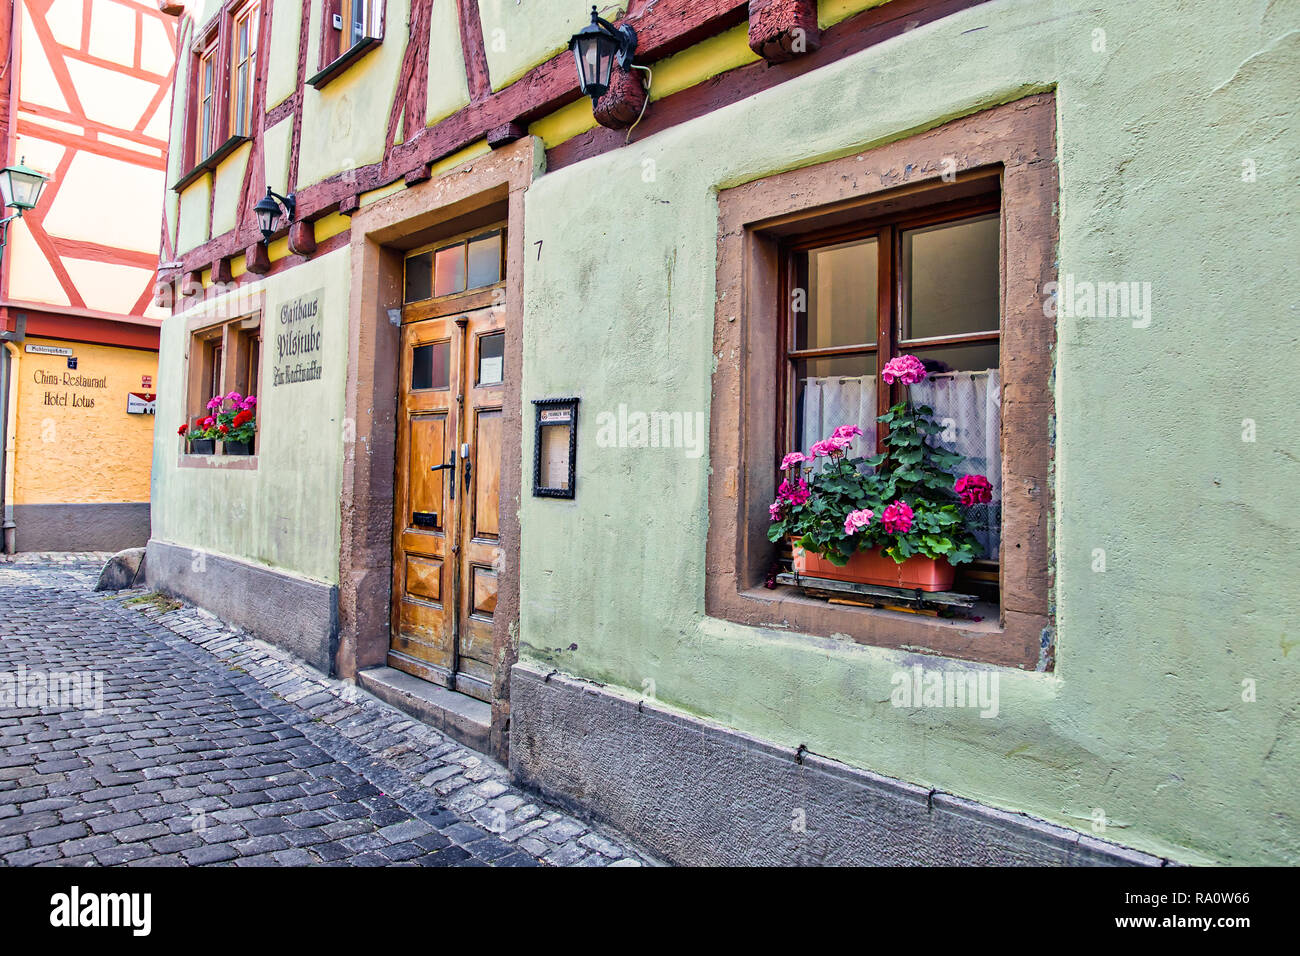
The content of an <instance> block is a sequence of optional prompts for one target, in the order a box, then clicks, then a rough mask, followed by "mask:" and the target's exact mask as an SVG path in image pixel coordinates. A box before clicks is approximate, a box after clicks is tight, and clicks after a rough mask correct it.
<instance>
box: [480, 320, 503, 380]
mask: <svg viewBox="0 0 1300 956" xmlns="http://www.w3.org/2000/svg"><path fill="white" fill-rule="evenodd" d="M505 354H506V334H505V333H504V332H493V333H492V334H491V335H484V336H481V337H480V338H479V340H478V383H479V384H480V385H496V384H497V383H498V382H500V381H501V379H502V377H503V375H504V372H505V368H504V366H505Z"/></svg>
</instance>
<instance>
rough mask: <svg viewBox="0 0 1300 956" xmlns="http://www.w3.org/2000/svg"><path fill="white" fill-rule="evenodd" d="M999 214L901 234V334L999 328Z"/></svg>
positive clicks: (909, 336) (922, 335) (919, 335)
mask: <svg viewBox="0 0 1300 956" xmlns="http://www.w3.org/2000/svg"><path fill="white" fill-rule="evenodd" d="M999 231H1000V226H999V220H998V216H997V214H996V213H995V214H992V215H988V216H980V217H978V218H976V219H966V220H963V221H961V222H953V223H945V224H943V225H940V226H928V227H926V228H925V229H909V230H906V231H904V233H903V256H902V258H903V262H902V265H903V296H904V306H903V337H904V338H907V339H925V338H932V337H934V336H939V335H960V334H962V333H965V332H996V331H997V330H998V325H999V323H998V235H999Z"/></svg>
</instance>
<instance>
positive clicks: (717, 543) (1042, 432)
mask: <svg viewBox="0 0 1300 956" xmlns="http://www.w3.org/2000/svg"><path fill="white" fill-rule="evenodd" d="M1055 130H1056V112H1055V100H1054V97H1053V96H1052V95H1051V94H1034V95H1032V96H1029V97H1025V98H1024V99H1022V100H1018V101H1015V102H1013V103H1008V104H1004V105H1001V106H997V107H993V108H991V109H989V110H985V111H982V112H980V113H975V114H972V115H970V116H966V117H961V118H959V119H955V120H952V121H950V122H948V123H945V124H943V125H942V126H940V127H937V128H935V129H932V130H929V131H927V132H925V133H921V134H917V135H916V136H913V137H907V138H903V139H900V140H897V141H891V142H888V143H884V144H881V145H880V146H877V147H874V148H871V149H867V150H864V151H862V152H861V153H857V154H854V155H850V156H847V157H842V158H840V159H833V160H828V161H826V162H823V163H818V164H814V165H810V166H805V167H800V168H796V169H792V170H789V171H787V172H783V173H777V174H773V175H770V176H766V177H764V178H763V179H761V180H756V181H754V182H751V183H744V184H741V185H739V186H734V187H731V188H728V189H725V190H722V191H720V193H719V197H718V210H719V215H718V218H719V222H718V236H719V240H718V265H717V295H716V300H715V301H716V307H715V315H714V329H713V331H714V343H713V344H714V352H715V354H717V355H718V356H719V361H718V362H717V363H716V369H715V373H714V379H713V385H712V403H713V404H712V413H711V427H710V437H709V456H710V464H711V466H712V468H711V474H710V477H709V531H708V539H707V544H706V556H707V560H708V569H709V570H708V574H707V575H706V579H705V609H706V612H707V613H708V614H710V615H711V616H715V617H720V618H724V619H726V620H730V621H734V622H737V623H740V624H746V625H752V626H759V627H770V626H774V622H775V626H779V627H783V628H789V629H791V631H793V632H803V633H808V634H816V635H820V636H826V637H830V636H833V637H839V638H845V639H849V640H853V641H856V642H858V643H861V644H870V645H874V646H879V647H889V648H898V649H906V650H909V651H912V652H921V653H929V654H937V655H941V656H946V657H956V658H963V659H967V660H977V661H981V662H984V663H990V664H1000V665H1007V666H1013V667H1020V668H1026V669H1038V670H1051V669H1052V667H1053V666H1054V643H1053V641H1054V638H1053V635H1054V617H1053V614H1052V606H1051V601H1050V594H1051V586H1052V584H1051V580H1052V579H1051V562H1050V545H1051V528H1052V520H1051V509H1052V494H1051V469H1052V447H1053V446H1052V438H1051V435H1052V431H1051V428H1052V416H1053V415H1054V408H1055V405H1054V395H1053V392H1052V387H1051V376H1052V363H1053V358H1052V348H1053V344H1054V342H1055V328H1054V325H1053V322H1052V319H1051V317H1050V316H1048V315H1047V313H1046V311H1045V310H1044V307H1043V293H1042V290H1043V289H1044V288H1047V287H1049V285H1048V284H1049V283H1051V282H1053V281H1054V280H1055V277H1056V270H1055V242H1056V237H1057V235H1058V234H1059V233H1058V226H1057V221H1056V209H1057V206H1058V201H1057V200H1058V186H1057V180H1056V165H1055V158H1056V147H1055ZM941 158H942V159H941ZM950 161H951V162H950ZM954 164H955V165H954ZM950 174H951V175H950Z"/></svg>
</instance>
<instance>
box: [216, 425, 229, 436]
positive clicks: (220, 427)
mask: <svg viewBox="0 0 1300 956" xmlns="http://www.w3.org/2000/svg"><path fill="white" fill-rule="evenodd" d="M217 431H219V432H221V434H223V435H226V434H229V432H230V426H229V425H218V426H217Z"/></svg>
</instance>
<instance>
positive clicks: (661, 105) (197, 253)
mask: <svg viewBox="0 0 1300 956" xmlns="http://www.w3.org/2000/svg"><path fill="white" fill-rule="evenodd" d="M279 2H282V3H283V2H288V0H279ZM433 2H436V0H412V3H411V12H410V17H409V22H408V24H407V29H406V31H405V32H406V35H405V36H403V35H402V32H403V31H402V25H401V24H400V23H390V24H387V27H386V33H387V37H386V39H385V41H384V42H400V43H404V44H405V51H406V52H405V55H404V58H403V61H402V66H401V70H400V74H399V82H398V83H397V85H396V89H397V91H398V92H397V95H396V97H395V99H394V101H393V103H392V104H391V107H390V112H389V121H388V137H387V143H386V148H385V151H384V158H383V159H382V160H381V161H379V162H377V163H373V164H370V165H368V166H363V167H360V168H358V169H355V170H348V171H346V172H344V173H340V174H337V175H335V176H331V177H329V178H327V179H324V180H322V181H320V182H318V183H314V184H310V185H307V186H304V187H303V188H302V189H301V190H298V191H297V193H296V199H297V204H298V206H297V215H298V218H299V219H301V220H310V219H314V218H317V217H319V216H322V215H325V214H327V213H330V212H334V211H340V212H343V213H346V214H351V213H352V212H354V211H355V210H356V208H357V197H358V196H359V195H360V194H361V193H364V192H368V191H370V190H372V189H378V188H380V187H382V186H386V185H388V184H390V183H392V182H395V181H397V180H399V179H404V180H405V181H406V182H407V183H416V182H420V181H422V180H423V179H426V178H428V172H429V166H430V165H431V164H433V163H435V162H437V161H439V160H440V159H443V158H445V157H447V156H449V155H451V154H452V153H454V152H456V151H457V150H459V149H463V148H464V147H466V146H469V145H471V144H472V143H475V142H478V141H479V140H483V139H485V138H486V139H488V140H489V142H492V143H503V142H508V141H509V140H510V139H512V138H517V136H518V135H519V134H520V133H521V132H522V131H524V130H526V129H527V127H528V124H529V123H531V122H533V121H535V120H537V119H540V118H542V117H544V116H546V115H548V114H550V113H553V112H555V111H556V110H557V109H559V108H561V107H563V106H566V105H568V104H569V103H572V102H574V101H576V100H577V99H579V97H580V96H581V95H582V94H581V93H580V92H579V90H578V85H577V77H576V75H575V71H574V68H573V57H572V54H570V53H569V52H568V51H567V50H566V51H564V52H563V53H560V54H557V55H556V56H554V57H552V58H551V59H550V60H548V61H546V62H545V63H542V64H540V65H539V66H536V67H534V68H533V69H531V70H529V71H528V72H527V73H525V74H524V75H523V76H522V77H520V78H519V79H518V80H517V81H515V82H514V83H512V84H510V85H509V86H507V87H505V88H503V89H501V90H498V91H496V92H493V91H492V86H491V80H490V77H489V75H488V67H487V58H486V55H485V52H484V42H483V31H482V28H481V25H480V22H479V14H478V2H477V0H456V2H457V4H458V15H459V22H460V33H461V45H462V50H463V54H464V61H465V68H466V74H467V79H468V87H469V91H470V103H469V104H468V105H467V106H465V107H464V108H463V109H461V110H460V111H459V112H457V113H454V114H452V115H451V116H449V117H447V118H446V119H444V120H442V121H441V122H439V123H438V124H436V125H434V126H432V127H428V128H425V127H424V126H423V116H424V110H425V96H426V91H427V84H428V42H429V22H430V21H429V13H430V10H431V5H432V3H433ZM983 2H985V0H891V2H890V3H887V4H884V5H883V6H879V7H873V8H871V9H869V10H865V11H863V12H861V13H858V14H855V15H853V16H851V17H849V18H847V19H845V20H843V21H841V22H840V23H837V24H835V25H834V26H831V27H829V28H828V29H827V30H825V31H824V32H823V34H822V39H821V46H820V48H819V49H817V50H815V51H813V52H810V53H809V54H807V55H805V56H801V57H798V58H796V59H793V60H791V61H789V62H786V63H780V64H768V63H766V62H763V61H759V62H756V63H753V64H750V65H749V66H745V67H741V68H738V69H735V70H731V71H729V72H727V73H724V74H721V75H720V76H717V77H714V78H712V79H711V80H710V81H709V82H707V83H700V84H697V85H696V86H693V87H691V88H689V89H686V90H683V91H681V92H679V93H676V94H673V95H671V96H668V97H665V98H664V99H662V100H659V101H657V102H656V103H655V104H654V105H653V107H652V108H651V109H650V110H649V111H648V112H647V114H646V117H645V120H644V122H643V123H642V124H641V125H640V126H638V128H637V136H638V138H644V137H645V136H650V135H654V134H655V133H657V132H661V131H662V130H664V129H667V128H669V127H671V126H674V125H676V124H678V123H682V122H685V121H687V120H690V119H693V118H695V117H697V116H701V115H704V114H706V113H709V112H711V111H712V110H715V109H718V108H719V107H722V106H725V105H727V104H729V103H733V102H736V101H738V100H741V99H744V98H745V97H748V96H751V95H753V94H754V93H756V92H759V91H761V90H764V89H769V88H771V87H773V86H776V85H778V84H780V83H782V82H784V81H786V80H788V79H791V78H793V77H796V76H799V75H802V74H803V73H806V72H808V71H809V70H814V69H817V68H818V67H821V66H825V65H827V64H828V63H832V62H834V61H835V60H838V59H841V58H843V57H846V56H850V55H852V54H854V53H857V52H859V51H861V50H864V49H867V48H868V47H871V46H874V45H875V44H878V43H881V42H883V41H885V40H888V39H890V38H891V37H894V36H897V35H899V34H901V33H903V32H905V31H907V30H910V29H913V28H915V27H916V26H919V25H922V24H925V23H929V22H932V21H934V20H937V19H939V18H941V17H945V16H949V15H951V14H953V13H956V12H958V11H960V10H964V9H966V8H968V7H972V6H976V5H978V4H980V3H983ZM270 8H271V0H266V3H265V4H264V10H265V11H267V12H269V11H270ZM748 9H749V4H748V0H629V3H628V12H627V14H626V16H624V17H622V18H621V19H620V20H619V21H618V22H619V23H626V24H629V25H631V26H633V27H634V28H635V29H636V31H637V37H638V45H637V60H638V62H640V63H645V64H651V65H653V64H654V63H655V62H656V61H658V60H662V59H664V58H665V57H669V56H672V55H673V54H674V53H678V52H680V51H682V50H685V49H687V48H688V47H691V46H693V45H695V44H696V43H699V42H700V41H702V40H705V39H707V38H709V37H711V36H715V35H716V34H718V33H721V32H723V31H725V30H727V29H729V28H731V27H734V26H737V25H739V24H741V23H744V22H745V20H746V18H747V16H748ZM265 19H267V18H266V17H264V20H265ZM308 21H309V18H307V17H304V18H303V23H302V28H301V29H302V32H301V37H300V39H299V48H298V77H299V80H298V85H297V89H296V91H295V92H294V93H293V94H292V95H291V96H289V97H288V98H286V99H285V100H284V101H283V102H281V103H278V104H275V105H274V106H273V107H272V108H271V110H270V111H269V112H267V113H266V114H265V116H264V118H263V119H262V120H261V121H260V122H256V123H255V126H256V127H257V129H258V130H259V132H260V129H261V128H264V127H269V126H273V125H275V124H276V123H278V122H280V121H282V120H284V119H286V118H288V117H290V116H292V118H293V131H292V142H291V149H290V168H291V175H290V181H291V182H292V181H295V180H296V178H297V168H298V152H299V149H300V146H301V139H302V104H303V95H304V94H303V87H304V86H305V82H306V78H307V77H308V76H309V75H311V74H312V73H314V72H315V70H316V67H317V65H316V64H308V63H307V62H306V61H307V49H308V42H307V40H308V30H309V22H308ZM205 27H206V28H211V24H208V25H205ZM265 41H266V36H265V34H264V35H263V46H265ZM190 85H191V86H192V85H193V84H190ZM262 85H263V77H262V67H261V64H259V65H258V83H257V90H258V94H257V95H258V97H259V99H258V102H259V103H261V102H263V97H264V94H263V92H262ZM403 118H406V119H407V120H408V122H407V123H405V124H402V125H403V126H404V128H412V127H416V128H418V129H419V132H418V133H417V134H416V135H414V136H410V137H408V138H407V140H406V142H403V143H397V142H395V140H396V133H397V130H398V128H399V123H401V121H402V119H403ZM625 136H626V134H625V133H624V132H623V131H620V130H609V129H604V128H602V127H597V128H595V129H592V130H590V131H588V132H586V133H583V134H581V135H579V136H576V137H574V138H573V139H571V140H569V141H567V142H565V143H562V144H560V145H558V146H556V147H555V148H553V149H551V150H550V151H549V152H548V154H547V166H548V168H550V169H558V168H562V167H563V166H567V165H570V164H572V163H575V162H579V161H581V160H583V159H586V158H588V157H590V156H595V155H599V154H600V153H602V152H606V151H608V150H611V149H615V148H618V147H619V146H621V145H623V143H624V140H625ZM257 138H258V139H260V137H257ZM257 148H258V146H256V145H255V147H254V149H257ZM260 168H261V163H260V162H250V163H249V165H248V169H249V170H250V174H251V171H252V170H254V169H260ZM272 185H275V184H272ZM245 186H246V187H247V186H248V183H247V182H246V183H245ZM264 188H265V186H264V185H259V186H258V189H257V191H255V192H254V194H253V198H252V199H251V200H250V201H248V202H247V208H246V206H245V203H244V202H243V201H241V205H240V216H239V225H238V226H237V227H236V228H235V229H234V230H231V231H230V232H227V233H225V234H223V235H220V236H215V237H213V238H212V239H210V240H209V241H208V242H206V243H204V244H203V245H201V246H198V247H196V248H195V249H193V250H191V251H189V252H187V253H185V254H184V255H183V256H181V257H180V260H181V261H180V263H179V264H178V265H176V266H173V268H172V270H170V271H169V272H168V273H167V275H166V277H165V278H168V279H169V280H175V279H180V278H181V277H182V276H183V275H184V274H186V273H194V272H198V271H201V270H203V269H207V268H210V267H211V266H212V265H213V264H214V263H216V262H219V261H220V260H222V259H225V258H228V257H230V256H234V255H237V254H239V253H241V252H242V251H243V250H244V249H246V248H247V247H248V246H249V245H251V244H252V243H254V242H256V240H257V238H258V235H257V230H256V225H255V223H254V222H253V217H252V215H251V204H252V202H255V201H256V196H257V195H258V194H260V191H262V190H264ZM243 195H244V197H245V198H246V197H247V196H248V195H249V193H248V191H247V188H246V189H245V191H244V194H243ZM324 248H325V247H324V246H322V251H323V250H324ZM279 265H280V263H275V264H273V266H272V272H275V271H278V270H277V269H276V266H279Z"/></svg>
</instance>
